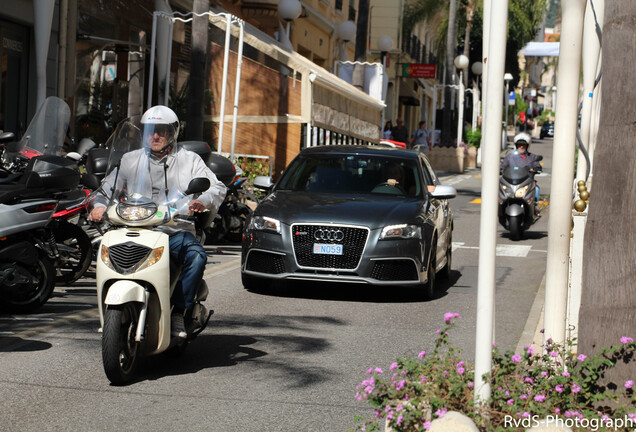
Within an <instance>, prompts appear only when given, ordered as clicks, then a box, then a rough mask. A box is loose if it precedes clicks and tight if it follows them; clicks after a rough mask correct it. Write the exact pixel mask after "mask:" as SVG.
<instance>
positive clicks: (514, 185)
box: [499, 156, 542, 241]
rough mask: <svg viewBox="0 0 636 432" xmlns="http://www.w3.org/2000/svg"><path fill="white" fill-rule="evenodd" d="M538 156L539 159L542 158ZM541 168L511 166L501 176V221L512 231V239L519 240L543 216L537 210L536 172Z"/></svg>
mask: <svg viewBox="0 0 636 432" xmlns="http://www.w3.org/2000/svg"><path fill="white" fill-rule="evenodd" d="M541 159H542V158H541V156H538V157H537V161H539V160H541ZM537 172H539V170H533V169H530V168H528V167H518V166H511V167H507V168H505V169H504V170H503V172H502V174H501V177H500V178H499V223H500V224H501V225H502V226H503V227H504V228H505V229H507V230H509V231H510V238H511V239H512V240H515V241H516V240H519V239H521V237H522V236H523V233H524V231H526V230H527V229H528V228H530V226H531V225H532V224H534V223H535V222H536V221H537V220H539V218H540V217H541V216H540V215H539V214H538V211H537V202H536V194H535V192H536V191H535V188H536V185H535V181H534V174H535V173H537Z"/></svg>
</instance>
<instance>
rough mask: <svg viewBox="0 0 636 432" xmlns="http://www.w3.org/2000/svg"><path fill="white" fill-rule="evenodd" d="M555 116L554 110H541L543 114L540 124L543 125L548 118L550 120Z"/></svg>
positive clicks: (540, 117)
mask: <svg viewBox="0 0 636 432" xmlns="http://www.w3.org/2000/svg"><path fill="white" fill-rule="evenodd" d="M553 118H554V111H552V110H543V111H541V115H539V124H540V125H543V123H544V122H545V121H546V120H550V119H553Z"/></svg>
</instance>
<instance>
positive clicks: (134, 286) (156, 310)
mask: <svg viewBox="0 0 636 432" xmlns="http://www.w3.org/2000/svg"><path fill="white" fill-rule="evenodd" d="M125 122H127V123H128V124H129V125H130V126H132V127H138V126H139V125H138V123H137V122H138V119H136V118H131V119H126V120H125ZM125 129H126V127H124V126H121V125H120V126H118V128H117V129H116V131H115V134H119V135H120V136H119V138H121V139H118V140H117V141H116V142H115V143H114V144H113V146H112V148H111V160H110V161H109V166H111V165H112V166H114V167H115V168H114V169H115V170H117V169H118V167H117V163H118V162H113V161H114V160H116V161H118V160H119V158H120V157H121V155H122V154H124V153H125V152H126V151H132V150H135V149H137V148H140V146H141V139H136V140H135V139H130V140H129V139H127V137H128V136H130V135H128V134H126V133H125V132H123V133H122V132H121V131H122V130H125ZM138 130H139V129H138ZM148 175H149V171H148ZM115 183H116V181H115ZM139 183H144V182H143V181H141V182H139ZM136 186H138V189H139V190H135V189H137V187H136ZM209 187H210V181H209V180H208V179H207V178H195V179H193V180H192V181H191V182H190V185H189V187H188V189H187V190H186V191H183V192H181V191H177V190H171V191H170V194H169V196H168V197H167V200H168V201H167V202H162V203H157V202H154V201H153V200H152V198H151V197H146V196H144V190H143V185H130V184H129V185H128V189H127V190H126V191H117V190H114V191H113V196H112V197H110V201H109V205H108V208H107V210H106V213H105V218H106V219H108V221H109V222H110V223H111V225H113V228H112V229H111V230H109V231H108V232H106V233H105V234H104V236H103V238H102V241H101V246H100V250H99V254H98V255H99V256H98V259H97V298H98V306H99V314H100V320H101V323H102V360H103V365H104V371H105V372H106V376H107V377H108V379H109V380H110V382H111V383H113V384H115V385H120V384H125V383H127V382H129V381H130V380H131V379H133V377H134V376H135V373H136V367H137V364H138V362H139V359H140V357H142V356H146V355H154V354H159V353H161V352H165V351H168V350H169V351H172V352H175V351H176V352H181V351H183V350H184V349H185V347H186V345H187V343H188V342H189V341H191V340H192V339H194V338H195V337H196V336H197V335H198V334H199V333H200V332H201V331H203V329H204V328H205V327H206V326H207V323H208V321H209V319H210V316H211V315H212V312H211V311H210V312H208V310H207V309H206V307H205V306H204V305H203V301H205V299H206V297H207V294H208V288H207V285H206V284H205V282H204V281H201V283H200V285H199V287H198V290H197V294H196V297H195V305H194V307H193V310H192V314H191V318H192V319H191V321H189V323H186V326H189V327H188V328H187V330H188V338H187V339H184V338H180V337H172V336H171V333H170V315H171V314H170V312H171V305H170V298H171V296H172V293H173V292H174V290H175V289H180V288H178V287H177V284H178V280H179V273H180V269H179V268H178V265H176V264H175V263H174V262H172V261H171V257H170V244H169V236H168V234H166V233H164V232H160V231H153V230H152V229H153V228H155V227H157V226H162V225H167V226H170V225H174V224H175V222H176V221H177V220H178V219H181V218H186V219H187V218H188V217H189V216H187V204H188V203H189V202H190V200H191V197H188V195H192V194H196V193H201V192H204V191H205V190H207V189H208V188H209ZM171 270H172V271H171Z"/></svg>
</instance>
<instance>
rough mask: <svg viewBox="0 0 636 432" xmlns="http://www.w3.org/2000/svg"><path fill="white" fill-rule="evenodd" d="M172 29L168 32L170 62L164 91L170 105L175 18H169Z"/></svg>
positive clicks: (167, 66)
mask: <svg viewBox="0 0 636 432" xmlns="http://www.w3.org/2000/svg"><path fill="white" fill-rule="evenodd" d="M169 23H170V24H169V25H170V31H169V32H168V64H167V65H166V81H165V83H164V85H165V86H166V88H165V89H164V92H163V103H164V104H165V105H166V106H168V104H169V103H170V102H169V101H170V59H172V35H173V32H174V20H173V19H170V20H169Z"/></svg>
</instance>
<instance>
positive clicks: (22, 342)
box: [0, 336, 53, 352]
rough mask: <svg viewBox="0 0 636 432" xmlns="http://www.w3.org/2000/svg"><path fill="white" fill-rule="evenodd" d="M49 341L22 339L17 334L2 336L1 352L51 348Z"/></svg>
mask: <svg viewBox="0 0 636 432" xmlns="http://www.w3.org/2000/svg"><path fill="white" fill-rule="evenodd" d="M52 346H53V345H51V344H50V343H48V342H43V341H38V340H29V339H22V338H20V337H16V336H0V352H32V351H44V350H47V349H49V348H51V347H52Z"/></svg>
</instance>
